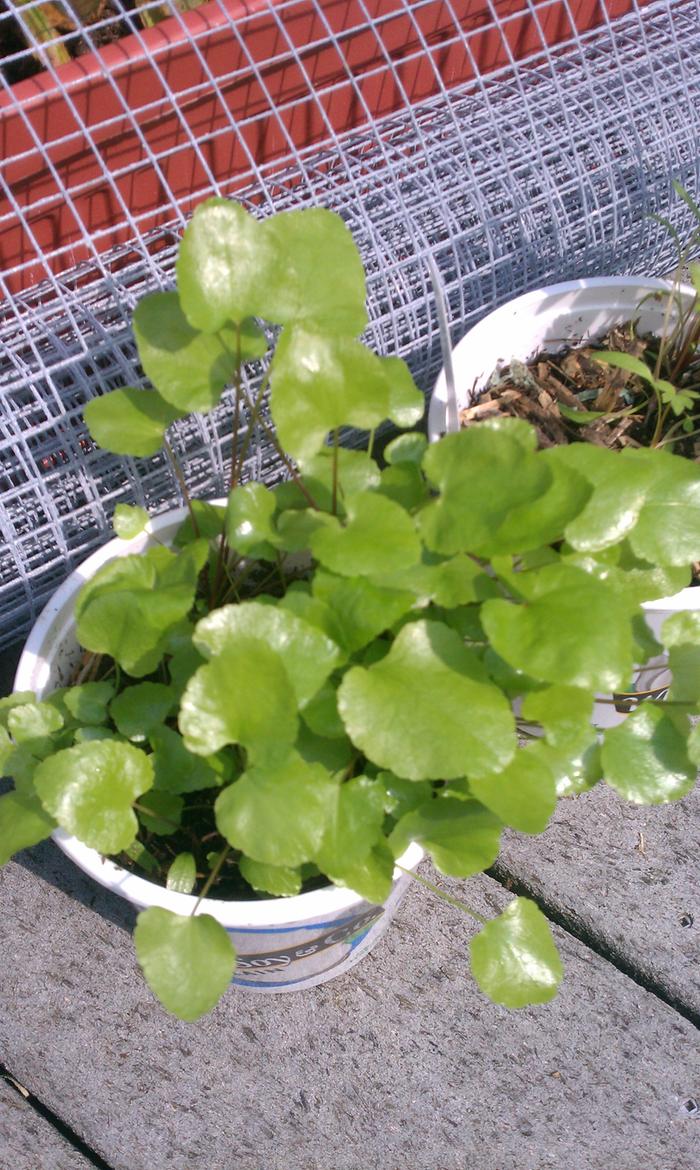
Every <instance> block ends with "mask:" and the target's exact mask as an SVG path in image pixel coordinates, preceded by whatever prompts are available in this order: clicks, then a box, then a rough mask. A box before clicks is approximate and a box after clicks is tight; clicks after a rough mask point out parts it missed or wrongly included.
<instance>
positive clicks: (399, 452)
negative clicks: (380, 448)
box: [384, 431, 428, 467]
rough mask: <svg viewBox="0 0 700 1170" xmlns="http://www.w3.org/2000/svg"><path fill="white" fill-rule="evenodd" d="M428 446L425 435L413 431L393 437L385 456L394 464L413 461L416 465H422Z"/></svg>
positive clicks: (388, 461)
mask: <svg viewBox="0 0 700 1170" xmlns="http://www.w3.org/2000/svg"><path fill="white" fill-rule="evenodd" d="M427 448H428V440H427V438H426V437H425V435H423V434H421V433H420V432H419V431H413V432H411V433H410V434H406V435H398V436H397V438H395V439H392V440H391V442H390V443H388V444H387V446H386V447H385V448H384V458H385V459H386V461H387V463H389V464H392V465H396V464H399V463H412V464H413V465H414V466H415V467H420V465H421V463H422V461H423V456H424V455H425V452H426V450H427Z"/></svg>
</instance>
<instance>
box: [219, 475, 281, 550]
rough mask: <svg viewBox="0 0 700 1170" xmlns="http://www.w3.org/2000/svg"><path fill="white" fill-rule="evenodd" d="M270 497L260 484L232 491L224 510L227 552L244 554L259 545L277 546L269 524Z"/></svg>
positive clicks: (241, 486) (272, 511)
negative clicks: (265, 543) (229, 548)
mask: <svg viewBox="0 0 700 1170" xmlns="http://www.w3.org/2000/svg"><path fill="white" fill-rule="evenodd" d="M275 507H276V502H275V496H274V493H273V492H271V491H270V489H269V488H266V487H265V485H264V484H262V483H256V482H251V483H245V484H240V485H239V486H238V487H236V488H234V489H233V491H232V492H231V494H230V496H229V498H228V506H227V509H226V539H227V540H228V542H229V544H230V546H231V548H233V549H236V551H237V552H239V553H248V552H251V551H253V553H254V550H255V548H256V545H259V544H262V543H263V542H272V543H276V542H277V533H276V532H275V529H274V527H273V524H272V517H273V515H274V512H275Z"/></svg>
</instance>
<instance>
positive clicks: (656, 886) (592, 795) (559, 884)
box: [498, 784, 700, 1166]
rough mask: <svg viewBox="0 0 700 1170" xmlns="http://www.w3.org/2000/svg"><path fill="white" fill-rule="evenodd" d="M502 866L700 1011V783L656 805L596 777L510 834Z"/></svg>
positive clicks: (650, 980) (623, 960) (619, 958)
mask: <svg viewBox="0 0 700 1170" xmlns="http://www.w3.org/2000/svg"><path fill="white" fill-rule="evenodd" d="M498 872H499V875H501V876H503V877H513V878H516V879H517V880H518V881H519V882H523V883H524V885H525V886H526V887H527V888H528V889H529V890H531V891H532V892H533V894H534V896H535V897H536V898H538V899H540V898H543V899H544V900H545V902H546V904H547V905H548V906H549V907H551V909H552V910H553V911H554V912H555V913H556V914H557V915H563V916H564V917H565V919H566V922H567V924H568V923H570V924H571V925H572V927H573V928H574V929H575V931H576V932H577V933H578V932H580V931H583V932H585V936H592V937H593V938H595V939H596V940H598V943H599V945H600V946H602V947H604V948H605V949H606V951H608V952H609V953H610V955H611V957H613V959H614V960H615V961H616V962H617V963H618V964H622V966H623V967H626V968H632V969H633V970H634V971H635V972H636V973H637V975H638V976H639V978H641V979H642V980H643V981H644V982H645V984H646V985H647V986H649V985H651V986H653V987H658V988H659V989H660V990H661V991H662V992H663V994H664V995H666V996H667V997H668V998H669V999H670V1000H672V1001H674V1002H676V1003H678V1004H680V1005H682V1007H683V1008H684V1009H685V1010H686V1011H688V1012H690V1013H693V1014H694V1015H695V1017H696V1018H697V1019H700V785H696V787H695V789H694V790H693V791H692V792H691V793H690V794H689V795H688V796H687V797H685V799H684V800H681V801H674V802H673V803H671V804H666V805H657V806H655V807H648V806H639V805H633V804H629V803H628V802H627V801H624V800H621V799H620V798H619V797H618V796H617V794H616V793H615V792H613V791H612V789H610V788H608V787H607V786H605V785H602V784H601V785H598V787H597V788H595V789H593V791H591V792H587V793H584V794H583V795H582V796H580V797H577V798H576V799H575V800H566V801H562V802H561V804H560V805H559V808H558V809H557V811H556V813H555V815H554V817H553V818H552V821H551V822H550V825H549V828H548V829H547V831H546V832H545V833H544V834H543V835H542V836H540V837H525V836H522V835H520V834H517V833H509V834H506V837H505V839H504V847H503V851H502V853H501V857H500V858H499V863H498ZM699 1136H700V1135H699ZM698 1165H699V1166H700V1151H699V1153H698Z"/></svg>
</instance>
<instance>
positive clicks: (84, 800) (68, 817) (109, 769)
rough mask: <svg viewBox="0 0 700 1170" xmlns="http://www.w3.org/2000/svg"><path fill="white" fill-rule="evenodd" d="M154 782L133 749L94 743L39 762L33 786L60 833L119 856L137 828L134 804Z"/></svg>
mask: <svg viewBox="0 0 700 1170" xmlns="http://www.w3.org/2000/svg"><path fill="white" fill-rule="evenodd" d="M152 783H153V766H152V764H151V761H150V759H149V758H148V756H147V755H146V754H145V753H144V752H142V751H140V750H139V749H138V748H136V747H133V746H132V745H131V744H127V743H118V742H117V741H116V740H93V741H91V742H88V743H81V744H76V746H75V747H71V748H65V749H64V750H63V751H60V752H57V753H56V754H55V755H53V756H51V757H49V758H48V759H47V760H44V761H42V763H40V764H39V766H38V767H37V769H36V771H35V773H34V786H35V788H36V791H37V793H38V794H39V797H40V799H41V802H42V804H43V806H44V808H45V809H46V811H47V812H48V813H49V814H50V815H51V816H52V817H55V819H56V820H57V821H58V823H59V825H60V826H61V828H62V829H65V830H66V832H67V833H72V834H73V835H74V836H76V837H78V838H79V839H80V840H81V841H82V842H83V843H84V844H85V845H89V846H90V847H91V848H93V849H97V850H99V852H100V853H119V852H121V850H122V849H126V848H127V846H128V845H130V844H131V842H132V841H133V839H134V837H135V835H136V830H137V827H138V823H137V820H136V816H135V814H134V813H133V811H132V807H131V806H132V804H133V802H134V801H135V800H137V799H138V797H139V796H141V795H142V793H144V792H146V791H147V790H148V789H149V788H150V787H151V785H152Z"/></svg>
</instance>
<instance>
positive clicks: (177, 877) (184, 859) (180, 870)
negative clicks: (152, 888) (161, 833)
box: [165, 853, 197, 894]
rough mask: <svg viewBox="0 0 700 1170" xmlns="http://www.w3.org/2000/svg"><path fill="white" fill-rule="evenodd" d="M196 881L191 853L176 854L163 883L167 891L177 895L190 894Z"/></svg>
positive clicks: (195, 870) (195, 868)
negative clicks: (172, 891)
mask: <svg viewBox="0 0 700 1170" xmlns="http://www.w3.org/2000/svg"><path fill="white" fill-rule="evenodd" d="M196 881H197V866H196V863H195V860H194V856H193V855H192V854H191V853H178V855H177V857H176V858H175V860H174V861H173V862H172V863H171V865H170V868H169V869H168V876H167V878H166V881H165V885H166V888H167V889H168V890H174V891H175V893H177V894H191V893H192V891H193V889H194V887H195V882H196Z"/></svg>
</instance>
